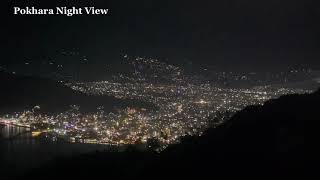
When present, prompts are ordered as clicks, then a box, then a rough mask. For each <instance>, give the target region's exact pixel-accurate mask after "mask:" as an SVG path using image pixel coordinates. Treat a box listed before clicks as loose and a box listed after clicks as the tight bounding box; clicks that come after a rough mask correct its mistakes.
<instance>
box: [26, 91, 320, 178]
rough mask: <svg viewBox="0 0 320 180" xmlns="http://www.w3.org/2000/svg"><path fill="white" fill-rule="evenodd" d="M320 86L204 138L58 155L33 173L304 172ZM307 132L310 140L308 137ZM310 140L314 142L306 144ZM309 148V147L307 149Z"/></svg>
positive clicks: (247, 113) (241, 116) (254, 109)
mask: <svg viewBox="0 0 320 180" xmlns="http://www.w3.org/2000/svg"><path fill="white" fill-rule="evenodd" d="M319 104H320V91H318V92H315V93H313V94H306V95H288V96H283V97H281V98H279V99H276V100H270V101H268V102H266V103H265V105H263V106H250V107H247V108H245V109H244V110H242V111H240V112H239V113H237V114H236V115H235V116H233V117H232V118H231V120H230V121H228V122H227V123H226V124H224V125H223V126H221V127H219V128H216V129H209V130H208V131H207V132H206V133H205V134H204V135H203V136H201V137H187V138H184V139H183V140H182V143H181V144H177V145H173V146H171V147H169V148H167V149H166V150H165V151H164V152H162V153H160V154H157V153H154V152H152V151H148V152H138V151H135V150H132V149H131V150H129V149H128V151H127V152H96V153H92V154H87V155H82V156H77V157H73V158H59V159H56V160H55V161H54V162H51V163H49V164H47V165H46V166H44V167H42V168H41V169H35V170H34V171H33V172H32V173H30V174H28V175H27V177H28V178H39V179H42V177H50V178H55V179H57V178H58V179H59V178H62V177H69V176H70V177H73V178H74V179H75V178H90V179H92V178H93V177H100V178H99V179H113V178H130V179H153V178H157V179H158V178H160V179H169V178H173V177H177V178H179V179H190V178H193V179H200V178H205V179H215V178H224V179H231V178H232V179H234V178H236V179H242V178H250V179H270V178H277V179H278V178H285V179H287V178H289V177H298V176H302V175H305V170H306V169H307V167H308V166H311V165H310V163H311V162H312V161H311V159H309V158H308V157H313V156H315V155H316V154H315V153H312V152H314V151H311V150H312V149H313V148H315V147H316V146H317V145H316V144H317V143H318V141H317V139H316V137H319V136H318V135H319V131H317V130H316V128H318V125H319V120H320V119H319V115H320V112H319V110H320V109H319ZM307 134H308V140H307V139H306V137H307ZM307 141H308V142H311V143H310V144H311V146H310V144H309V143H308V144H309V145H307ZM307 147H308V148H307Z"/></svg>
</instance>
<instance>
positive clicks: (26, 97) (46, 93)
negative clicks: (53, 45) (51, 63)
mask: <svg viewBox="0 0 320 180" xmlns="http://www.w3.org/2000/svg"><path fill="white" fill-rule="evenodd" d="M0 83H1V84H0V86H1V88H0V99H1V101H0V113H9V112H17V111H22V110H31V109H32V108H33V107H34V106H36V105H39V106H40V107H41V111H42V112H46V113H50V112H61V111H64V110H66V109H68V108H69V106H70V105H79V106H80V107H81V110H82V111H95V110H96V108H97V107H98V106H104V107H105V110H111V109H113V108H114V107H126V106H130V105H132V106H133V105H135V106H146V104H144V103H141V102H137V101H123V100H119V99H116V98H113V97H108V96H99V97H98V96H88V95H86V94H83V93H80V92H77V91H74V90H72V89H70V88H69V87H66V86H64V84H62V83H59V82H56V81H53V80H49V79H42V78H36V77H25V76H15V75H12V74H8V73H4V72H0ZM148 106H149V107H150V105H148Z"/></svg>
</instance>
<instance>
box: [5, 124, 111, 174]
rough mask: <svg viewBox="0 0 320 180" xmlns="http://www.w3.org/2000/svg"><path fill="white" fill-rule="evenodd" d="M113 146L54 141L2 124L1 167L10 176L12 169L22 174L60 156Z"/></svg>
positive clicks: (14, 172)
mask: <svg viewBox="0 0 320 180" xmlns="http://www.w3.org/2000/svg"><path fill="white" fill-rule="evenodd" d="M110 148H112V147H110V146H106V145H99V144H77V143H67V142H52V141H48V140H45V139H43V138H34V137H32V133H31V131H30V129H29V128H25V127H17V126H10V125H6V126H3V125H0V162H1V163H0V164H1V165H0V168H1V169H2V170H3V171H2V172H3V173H10V175H11V174H12V172H13V174H16V175H19V174H23V173H25V172H28V171H30V170H31V169H33V168H37V167H39V166H41V165H43V164H45V163H47V162H48V161H50V160H52V159H54V158H55V157H58V156H73V155H79V154H81V153H89V152H94V151H110ZM1 166H2V167H1Z"/></svg>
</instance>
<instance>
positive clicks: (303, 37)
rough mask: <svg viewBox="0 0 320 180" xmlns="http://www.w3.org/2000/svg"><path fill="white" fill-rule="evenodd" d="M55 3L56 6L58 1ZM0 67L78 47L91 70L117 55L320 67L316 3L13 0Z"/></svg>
mask: <svg viewBox="0 0 320 180" xmlns="http://www.w3.org/2000/svg"><path fill="white" fill-rule="evenodd" d="M57 2H60V3H57ZM74 5H75V6H77V7H81V6H95V7H96V8H109V14H108V15H107V16H87V15H82V16H73V17H66V16H57V15H53V16H52V15H51V16H30V15H29V16H26V15H25V16H21V15H13V12H12V11H13V10H12V7H13V6H20V7H23V6H35V7H48V8H54V7H55V6H74ZM6 18H7V20H6V22H5V24H6V25H5V26H3V27H4V28H5V30H6V31H7V32H6V33H2V34H1V35H2V39H4V41H3V42H2V43H6V44H5V49H6V50H5V51H4V52H3V56H2V58H1V62H0V64H2V65H8V64H9V65H10V64H17V63H20V62H24V61H26V60H28V61H31V62H41V61H43V59H48V58H50V57H51V56H52V55H53V54H55V53H56V52H57V51H59V50H61V49H73V48H74V49H77V50H78V51H80V52H81V53H82V54H85V55H87V56H88V57H89V59H90V61H92V62H94V63H95V64H96V65H97V66H99V65H100V64H106V63H108V62H111V61H115V60H116V59H117V58H118V57H119V56H120V55H121V54H129V55H133V56H135V55H137V56H149V57H150V56H151V57H158V58H161V59H166V60H168V61H170V62H172V63H173V64H182V63H185V62H192V63H196V64H201V65H203V66H206V65H213V66H221V67H231V68H233V67H234V68H244V69H250V70H252V69H272V68H274V67H286V66H288V65H300V64H303V65H307V66H310V67H313V68H318V67H319V66H320V60H319V59H320V52H319V50H320V34H319V32H320V6H319V3H318V2H317V1H316V0H315V1H312V0H303V1H302V0H238V1H236V0H223V1H222V0H220V1H213V0H212V1H201V2H200V1H179V2H178V1H172V0H171V1H164V0H162V1H151V0H145V1H139V2H138V1H132V0H128V1H116V0H114V1H106V0H93V1H87V0H72V1H70V0H68V1H64V0H55V2H50V4H48V2H47V1H46V0H37V1H32V0H13V1H10V5H9V8H8V9H7V14H6Z"/></svg>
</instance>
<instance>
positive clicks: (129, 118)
mask: <svg viewBox="0 0 320 180" xmlns="http://www.w3.org/2000/svg"><path fill="white" fill-rule="evenodd" d="M124 58H128V56H127V55H126V56H124ZM129 62H130V65H131V66H132V69H133V70H132V74H130V73H126V74H118V75H115V76H113V78H112V80H108V81H96V82H68V83H66V86H68V87H70V88H71V89H73V90H75V91H79V92H82V93H84V94H87V95H89V96H112V97H115V98H117V99H123V100H138V101H141V102H147V103H151V104H153V105H154V106H155V107H144V108H141V107H139V108H138V107H127V108H124V109H116V110H114V111H113V112H105V110H104V107H102V106H101V107H97V108H96V112H90V113H83V112H81V107H79V106H78V105H71V106H70V108H69V110H68V111H66V112H61V113H57V114H55V115H46V114H41V113H37V110H38V109H40V108H41V107H39V106H35V107H34V108H33V109H32V110H26V111H24V112H17V113H15V114H7V115H5V116H3V117H2V118H1V119H2V120H1V121H2V122H4V123H11V124H16V125H20V126H26V127H30V128H31V129H32V131H33V135H34V136H38V135H40V134H41V133H46V134H47V137H50V139H51V140H53V141H56V140H57V139H59V138H63V139H64V140H66V141H68V142H78V143H97V144H110V145H122V144H141V143H142V144H143V143H147V142H148V140H150V139H156V140H157V141H159V143H160V145H161V147H162V148H165V147H166V146H167V145H169V144H172V143H177V142H179V139H180V138H181V137H183V136H186V135H192V136H193V135H201V134H202V133H203V132H204V131H205V130H206V129H207V128H209V127H217V126H219V125H220V124H222V123H224V122H225V121H227V120H228V118H230V117H231V116H232V115H233V114H234V113H235V112H237V111H240V110H241V109H243V108H244V107H246V106H249V105H259V104H263V103H264V102H265V101H267V100H269V99H273V98H277V97H280V96H281V95H285V94H303V93H309V92H311V90H305V89H294V88H283V87H282V88H278V87H273V86H272V85H265V86H256V87H251V88H230V87H223V86H218V85H217V84H218V83H203V80H199V81H194V80H193V78H190V76H187V75H184V72H183V70H182V69H181V68H179V67H176V66H173V65H168V64H166V63H163V62H161V61H159V60H156V59H145V58H140V57H139V58H135V59H133V60H132V61H129ZM146 67H147V68H146Z"/></svg>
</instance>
